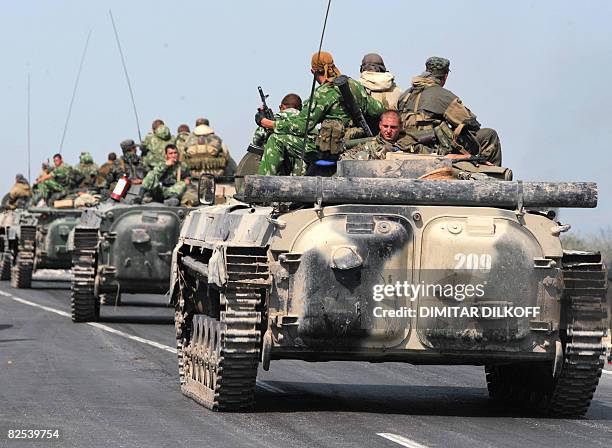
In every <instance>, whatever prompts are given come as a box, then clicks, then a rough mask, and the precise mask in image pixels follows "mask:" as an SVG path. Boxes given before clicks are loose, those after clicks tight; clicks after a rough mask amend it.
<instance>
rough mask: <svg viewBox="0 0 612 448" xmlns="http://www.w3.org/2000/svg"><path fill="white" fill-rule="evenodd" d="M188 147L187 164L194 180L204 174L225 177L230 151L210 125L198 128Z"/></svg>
mask: <svg viewBox="0 0 612 448" xmlns="http://www.w3.org/2000/svg"><path fill="white" fill-rule="evenodd" d="M186 145H187V153H186V157H185V162H186V163H187V164H188V165H189V170H190V172H191V174H192V175H193V177H194V179H198V178H199V177H200V176H201V175H202V174H212V175H214V176H222V175H223V173H224V170H225V167H226V165H227V163H228V160H229V158H230V155H229V149H228V148H227V145H226V144H225V143H223V140H221V138H220V137H219V136H218V135H216V134H215V131H214V130H213V129H212V128H211V127H210V126H209V125H207V124H199V125H198V126H196V128H195V129H194V130H193V135H192V136H191V137H190V138H189V139H188V141H187V142H186Z"/></svg>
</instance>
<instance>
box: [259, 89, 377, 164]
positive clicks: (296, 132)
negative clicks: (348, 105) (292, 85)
mask: <svg viewBox="0 0 612 448" xmlns="http://www.w3.org/2000/svg"><path fill="white" fill-rule="evenodd" d="M349 83H350V87H351V91H352V93H353V96H354V97H355V102H356V103H357V105H358V106H359V108H360V109H361V111H362V112H363V113H364V115H367V116H370V117H374V118H377V117H379V116H380V115H381V114H382V113H383V112H384V108H383V106H382V104H381V103H379V102H378V101H377V100H375V99H373V98H372V97H370V96H369V95H368V93H367V92H366V90H365V89H364V87H363V86H362V85H361V84H359V83H358V82H356V81H354V80H353V79H351V80H349ZM341 98H342V96H341V94H340V91H339V90H338V88H337V87H334V85H333V84H332V83H331V82H325V83H323V84H321V85H320V86H319V87H317V89H316V90H315V92H314V95H313V97H312V103H310V101H306V102H305V103H304V107H303V108H302V110H301V111H300V113H299V114H296V115H291V116H287V117H284V118H282V119H280V120H278V121H275V124H274V133H273V134H272V135H271V136H270V138H269V139H268V141H267V143H266V145H265V147H264V155H263V157H262V159H261V163H260V164H259V170H258V171H257V174H259V175H277V174H278V173H279V172H280V169H281V168H282V166H283V163H284V162H287V161H288V162H289V165H290V166H291V167H292V170H291V174H294V175H298V174H302V171H301V166H302V163H301V161H300V155H301V152H302V147H303V146H304V133H305V132H306V116H307V115H308V108H309V107H311V111H312V112H311V115H310V121H309V129H308V131H309V132H310V133H311V135H310V136H309V138H308V141H307V145H306V151H305V158H306V159H307V160H308V159H310V160H314V159H316V158H317V156H316V147H315V138H314V136H313V134H312V132H313V131H314V129H315V126H317V125H318V124H321V127H322V130H321V131H320V132H319V136H318V137H317V139H318V140H319V142H321V141H322V140H324V139H323V138H321V136H322V135H323V129H324V128H326V126H327V125H329V126H330V129H332V128H333V132H332V133H335V134H336V135H338V134H341V135H340V138H358V137H359V136H360V135H359V132H360V131H356V132H355V129H356V128H355V126H354V124H353V120H352V119H351V117H350V116H349V115H348V113H347V112H346V111H345V110H344V107H343V106H342V104H341ZM311 104H312V105H311ZM351 131H353V132H351ZM351 134H352V135H351ZM343 135H344V137H343ZM362 135H363V133H362V134H361V136H362ZM319 149H320V150H321V151H325V150H327V148H322V147H321V143H319ZM330 149H331V151H330V153H331V154H334V151H338V152H336V154H337V153H339V152H341V150H337V149H334V148H331V147H330Z"/></svg>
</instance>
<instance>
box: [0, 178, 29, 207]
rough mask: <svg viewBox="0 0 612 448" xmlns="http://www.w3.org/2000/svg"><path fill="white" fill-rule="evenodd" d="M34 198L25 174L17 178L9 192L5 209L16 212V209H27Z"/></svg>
mask: <svg viewBox="0 0 612 448" xmlns="http://www.w3.org/2000/svg"><path fill="white" fill-rule="evenodd" d="M31 198H32V190H31V189H30V184H29V183H28V180H27V179H26V178H25V177H24V176H23V174H17V176H15V185H13V187H12V188H11V190H10V191H9V192H8V194H7V197H6V202H5V204H4V207H5V208H6V209H7V210H15V209H16V208H26V207H27V206H28V204H29V203H30V199H31Z"/></svg>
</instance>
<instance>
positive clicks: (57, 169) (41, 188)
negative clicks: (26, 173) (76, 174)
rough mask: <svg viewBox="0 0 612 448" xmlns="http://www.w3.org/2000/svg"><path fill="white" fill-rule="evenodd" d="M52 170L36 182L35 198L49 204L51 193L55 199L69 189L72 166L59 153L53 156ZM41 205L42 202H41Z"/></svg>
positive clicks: (61, 196) (62, 195)
mask: <svg viewBox="0 0 612 448" xmlns="http://www.w3.org/2000/svg"><path fill="white" fill-rule="evenodd" d="M53 165H54V166H53V170H51V172H50V173H48V174H45V175H43V176H42V177H40V178H39V181H38V184H37V190H38V192H37V195H38V196H37V198H36V199H37V200H38V199H39V200H41V201H42V202H44V204H49V203H50V202H51V199H52V197H51V196H52V195H53V196H54V198H55V199H61V198H63V197H64V196H66V194H67V193H68V191H69V190H70V178H71V171H72V168H71V167H70V165H68V164H67V163H65V162H64V161H63V159H62V155H61V154H59V153H58V154H55V155H54V156H53ZM41 205H42V204H41Z"/></svg>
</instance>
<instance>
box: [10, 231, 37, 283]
mask: <svg viewBox="0 0 612 448" xmlns="http://www.w3.org/2000/svg"><path fill="white" fill-rule="evenodd" d="M35 238H36V228H35V227H22V228H21V235H20V238H19V247H18V250H17V257H16V259H15V263H14V264H13V267H12V268H11V286H12V287H13V288H18V289H29V288H31V287H32V272H33V271H34V250H35V245H34V244H35V243H34V241H35Z"/></svg>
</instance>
